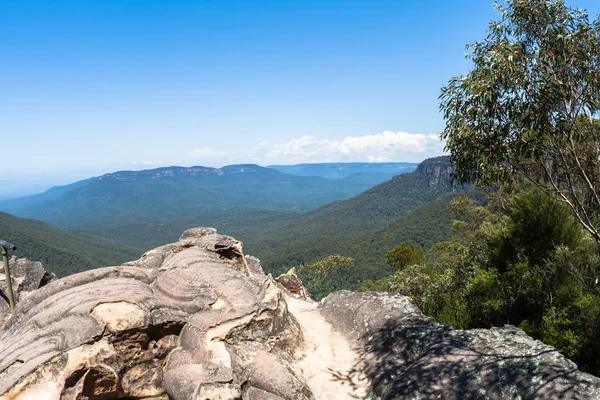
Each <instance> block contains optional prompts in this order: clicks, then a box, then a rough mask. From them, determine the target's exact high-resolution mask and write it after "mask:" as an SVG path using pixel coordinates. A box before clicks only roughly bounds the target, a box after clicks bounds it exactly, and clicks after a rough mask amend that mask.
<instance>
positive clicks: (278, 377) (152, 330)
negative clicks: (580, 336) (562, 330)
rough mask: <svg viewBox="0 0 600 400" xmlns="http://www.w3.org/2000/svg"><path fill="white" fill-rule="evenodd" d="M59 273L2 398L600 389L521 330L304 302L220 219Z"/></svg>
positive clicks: (271, 397)
mask: <svg viewBox="0 0 600 400" xmlns="http://www.w3.org/2000/svg"><path fill="white" fill-rule="evenodd" d="M12 262H13V263H16V262H17V261H16V260H13V261H12ZM36 274H37V275H36V276H38V275H39V276H42V277H43V274H41V273H40V271H37V272H36ZM49 280H51V279H42V278H40V279H37V278H36V279H33V280H32V282H33V283H32V285H33V286H37V287H36V288H34V289H36V290H30V289H27V290H26V291H24V292H26V295H23V296H21V297H20V298H19V302H18V304H17V308H16V311H15V314H14V315H13V316H11V317H10V318H8V319H7V321H6V322H5V324H4V325H3V326H2V327H1V328H0V394H1V395H2V397H1V398H2V399H7V400H8V399H10V400H13V399H40V400H42V399H63V400H66V399H119V398H121V399H124V398H126V399H157V400H158V399H162V400H167V399H174V400H199V399H202V400H204V399H255V400H261V399H264V400H277V399H290V400H291V399H350V398H365V399H366V398H371V399H433V398H435V399H549V398H552V399H554V398H561V399H594V398H600V379H599V378H596V377H593V376H591V375H588V374H585V373H582V372H580V371H578V370H577V367H576V366H575V365H574V364H573V363H572V362H571V361H569V360H567V359H566V358H564V357H562V356H561V355H560V354H559V353H558V352H557V351H556V350H555V349H553V348H551V347H548V346H545V345H544V344H542V343H540V342H538V341H534V340H533V339H531V338H530V337H529V336H527V335H525V334H524V333H523V332H522V331H520V330H518V329H516V328H514V327H509V326H507V327H503V328H493V329H490V330H470V331H458V330H453V329H451V328H449V327H446V326H442V325H439V324H435V323H433V322H432V321H431V320H430V319H429V318H427V317H425V316H424V315H423V314H422V313H421V312H420V311H419V309H418V308H417V307H416V306H415V305H414V304H413V303H412V301H411V300H410V299H409V298H406V297H402V296H395V295H390V294H379V293H374V292H369V293H352V292H347V291H342V292H337V293H333V294H332V295H330V296H328V297H327V298H325V299H324V300H323V301H321V302H320V303H314V302H312V301H310V300H304V299H302V298H300V296H297V295H294V291H297V290H296V289H298V288H297V287H296V286H297V285H296V284H295V283H294V285H292V286H293V289H294V290H293V291H289V290H286V289H285V288H284V286H282V284H280V283H278V282H276V281H275V280H274V279H272V278H271V277H270V276H265V275H264V273H263V272H262V268H261V267H260V263H259V262H258V260H257V259H255V258H252V257H245V256H244V255H243V252H242V245H241V243H240V242H238V241H236V240H235V239H233V238H231V237H228V236H223V235H219V234H217V232H216V231H215V230H214V229H210V228H196V229H191V230H188V231H186V232H184V234H183V235H182V236H181V238H180V240H179V241H178V242H177V243H173V244H169V245H166V246H162V247H159V248H157V249H154V250H152V251H150V252H148V253H146V254H144V255H143V256H142V258H140V259H139V260H137V261H133V262H130V263H127V264H126V265H122V266H117V267H106V268H101V269H97V270H92V271H87V272H83V273H79V274H76V275H72V276H69V277H67V278H63V279H59V280H55V281H50V282H47V281H49ZM25 281H27V279H25V278H24V279H23V282H25ZM285 283H287V281H286V282H285ZM40 286H41V287H40ZM288 286H289V285H288ZM38 287H39V288H38ZM298 290H301V289H298ZM0 301H1V299H0Z"/></svg>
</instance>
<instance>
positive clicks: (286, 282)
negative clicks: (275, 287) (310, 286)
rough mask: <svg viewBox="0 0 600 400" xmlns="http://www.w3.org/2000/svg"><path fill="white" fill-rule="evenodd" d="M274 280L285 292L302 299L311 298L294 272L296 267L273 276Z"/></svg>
mask: <svg viewBox="0 0 600 400" xmlns="http://www.w3.org/2000/svg"><path fill="white" fill-rule="evenodd" d="M275 282H277V283H278V284H279V285H280V288H281V289H282V290H284V291H285V292H286V293H287V294H289V295H291V296H294V297H296V298H299V299H303V300H311V297H310V294H309V293H308V290H306V288H305V287H304V284H303V283H302V280H301V279H300V278H299V277H298V274H297V273H296V268H292V269H290V270H289V271H288V272H286V273H285V274H282V275H279V276H278V277H277V278H275Z"/></svg>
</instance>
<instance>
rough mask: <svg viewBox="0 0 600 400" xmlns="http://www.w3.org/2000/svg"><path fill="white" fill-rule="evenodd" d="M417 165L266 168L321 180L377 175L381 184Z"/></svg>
mask: <svg viewBox="0 0 600 400" xmlns="http://www.w3.org/2000/svg"><path fill="white" fill-rule="evenodd" d="M418 165H419V164H418V163H407V162H381V163H365V162H350V163H348V162H336V163H310V164H296V165H269V166H267V167H268V168H273V169H276V170H277V171H280V172H284V173H286V174H292V175H300V176H320V177H321V178H332V179H338V178H344V177H346V176H350V175H352V174H357V173H364V174H378V175H380V176H382V177H385V179H382V180H381V182H384V181H387V180H389V179H391V178H392V177H393V176H395V175H399V174H404V173H407V172H412V171H414V170H415V169H416V168H417V166H418Z"/></svg>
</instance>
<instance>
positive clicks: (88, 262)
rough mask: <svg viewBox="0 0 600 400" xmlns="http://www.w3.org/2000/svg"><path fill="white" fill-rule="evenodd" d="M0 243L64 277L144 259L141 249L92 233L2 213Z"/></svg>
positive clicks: (0, 217) (0, 218)
mask: <svg viewBox="0 0 600 400" xmlns="http://www.w3.org/2000/svg"><path fill="white" fill-rule="evenodd" d="M0 239H3V240H7V241H10V242H11V243H14V244H15V245H16V246H17V250H16V251H15V252H11V255H12V254H14V255H17V256H18V257H26V258H28V259H30V260H32V261H41V262H42V263H43V264H44V266H45V267H46V269H48V270H49V271H52V272H55V273H56V274H57V275H59V276H65V275H69V274H73V273H76V272H81V271H85V270H88V269H92V268H98V267H104V266H107V265H120V264H122V263H123V262H125V261H129V260H134V259H137V258H139V257H140V256H141V254H142V253H143V250H142V249H138V248H136V247H134V246H131V245H128V244H124V243H120V242H118V241H116V240H114V239H112V238H110V237H107V236H105V235H102V234H100V233H98V232H94V231H90V230H75V231H65V230H61V229H58V228H55V227H53V226H51V225H49V224H47V223H44V222H41V221H36V220H33V219H23V218H17V217H15V216H13V215H10V214H6V213H3V212H0Z"/></svg>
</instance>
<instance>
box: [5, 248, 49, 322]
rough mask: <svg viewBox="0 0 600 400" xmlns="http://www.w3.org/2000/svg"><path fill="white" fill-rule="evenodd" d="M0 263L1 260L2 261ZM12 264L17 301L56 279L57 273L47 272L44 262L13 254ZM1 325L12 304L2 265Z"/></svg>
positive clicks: (8, 314)
mask: <svg viewBox="0 0 600 400" xmlns="http://www.w3.org/2000/svg"><path fill="white" fill-rule="evenodd" d="M0 264H2V263H1V261H0ZM8 264H9V266H10V275H11V276H12V287H13V293H14V296H15V298H14V300H15V303H18V302H20V301H21V300H23V299H25V298H26V297H27V296H29V295H30V294H31V293H33V291H35V290H37V289H39V288H41V287H42V286H44V285H46V284H47V283H50V282H51V281H54V280H56V279H57V278H56V275H54V274H53V273H49V272H46V270H45V269H44V267H43V266H42V263H40V262H33V261H29V260H28V259H26V258H17V257H15V256H12V257H11V259H10V260H9V261H8ZM0 270H1V271H2V273H0V293H2V296H0V325H2V324H3V323H4V321H5V320H6V319H7V318H8V317H9V316H10V305H9V301H8V297H7V295H6V293H7V292H6V290H7V289H6V277H5V276H4V267H3V266H0Z"/></svg>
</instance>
